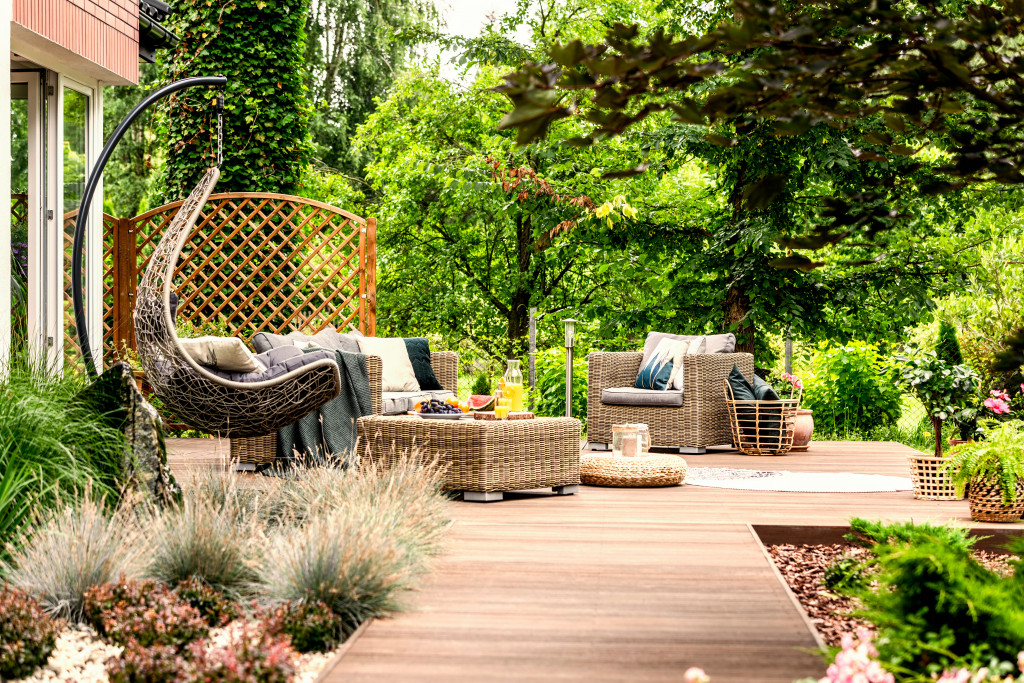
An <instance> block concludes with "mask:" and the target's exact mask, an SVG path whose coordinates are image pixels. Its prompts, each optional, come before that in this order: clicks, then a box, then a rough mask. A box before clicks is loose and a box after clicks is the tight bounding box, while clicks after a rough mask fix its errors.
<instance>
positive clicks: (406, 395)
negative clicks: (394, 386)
mask: <svg viewBox="0 0 1024 683" xmlns="http://www.w3.org/2000/svg"><path fill="white" fill-rule="evenodd" d="M454 397H455V394H453V393H452V392H450V391H445V390H443V389H442V390H441V391H385V392H382V393H381V395H380V402H381V412H382V413H384V414H385V415H404V414H405V413H407V412H409V411H410V410H412V407H413V406H414V405H416V404H417V403H419V402H420V401H422V400H423V399H424V398H436V399H437V400H439V401H443V400H445V399H448V398H454Z"/></svg>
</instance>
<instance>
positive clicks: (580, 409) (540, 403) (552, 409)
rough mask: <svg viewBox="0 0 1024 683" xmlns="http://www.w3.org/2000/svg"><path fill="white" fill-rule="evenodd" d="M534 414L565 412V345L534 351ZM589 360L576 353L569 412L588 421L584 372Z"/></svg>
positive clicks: (586, 370) (585, 374)
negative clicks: (535, 393)
mask: <svg viewBox="0 0 1024 683" xmlns="http://www.w3.org/2000/svg"><path fill="white" fill-rule="evenodd" d="M535 367H536V371H537V404H536V405H535V406H534V412H536V413H537V415H544V416H548V417H559V416H562V415H565V349H559V348H553V349H548V350H546V351H543V352H541V353H538V354H537V361H536V366H535ZM589 367H590V364H589V361H588V360H587V357H586V356H582V355H577V356H574V357H573V362H572V416H573V417H575V418H578V419H580V420H582V421H583V422H584V425H585V424H586V421H587V379H588V378H587V372H588V370H589Z"/></svg>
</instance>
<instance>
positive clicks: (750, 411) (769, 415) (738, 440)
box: [722, 380, 800, 455]
mask: <svg viewBox="0 0 1024 683" xmlns="http://www.w3.org/2000/svg"><path fill="white" fill-rule="evenodd" d="M722 386H723V387H724V389H725V406H726V410H727V412H728V413H729V431H730V432H731V433H732V442H733V444H734V445H735V446H736V448H737V450H739V451H740V452H741V453H744V454H745V455H785V454H786V453H788V452H789V451H790V450H791V449H792V448H793V435H794V434H795V433H796V429H795V424H796V411H797V409H798V408H799V407H800V399H798V398H784V399H780V400H778V401H736V400H734V399H733V393H732V387H730V386H729V382H728V380H723V381H722ZM776 425H777V426H776Z"/></svg>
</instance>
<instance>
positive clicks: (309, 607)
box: [264, 601, 344, 652]
mask: <svg viewBox="0 0 1024 683" xmlns="http://www.w3.org/2000/svg"><path fill="white" fill-rule="evenodd" d="M264 629H265V630H266V631H267V633H269V634H270V635H275V636H288V638H289V640H290V642H291V645H292V647H293V648H295V650H296V651H298V652H327V651H328V650H332V649H334V648H335V647H337V645H338V644H339V643H340V642H341V641H342V639H343V638H344V633H343V629H342V623H341V619H339V618H338V615H336V614H335V613H334V612H332V611H331V609H330V608H329V607H328V606H327V605H325V604H324V603H322V602H308V601H307V602H286V603H284V604H283V605H279V606H278V607H277V608H276V609H274V610H273V611H272V612H270V614H268V615H267V616H266V617H265V618H264Z"/></svg>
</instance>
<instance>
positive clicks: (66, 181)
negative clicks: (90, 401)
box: [59, 79, 101, 366]
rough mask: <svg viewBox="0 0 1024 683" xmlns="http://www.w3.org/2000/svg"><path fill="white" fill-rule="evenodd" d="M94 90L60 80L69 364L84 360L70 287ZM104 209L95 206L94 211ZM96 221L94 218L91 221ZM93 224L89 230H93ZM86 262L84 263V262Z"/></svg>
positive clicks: (87, 162)
mask: <svg viewBox="0 0 1024 683" xmlns="http://www.w3.org/2000/svg"><path fill="white" fill-rule="evenodd" d="M91 96H92V90H91V89H88V88H86V87H84V86H81V85H79V84H77V83H73V82H71V81H69V80H67V79H62V84H61V103H60V115H61V136H62V139H61V146H60V148H61V158H60V160H59V162H60V164H61V172H62V176H63V178H62V183H61V216H63V221H62V225H63V233H64V234H63V246H64V250H63V251H64V253H63V268H62V269H61V270H62V272H63V274H64V281H63V289H62V291H63V292H64V362H65V364H67V365H72V366H74V365H78V364H79V363H80V362H81V356H82V354H81V350H80V349H79V346H78V337H77V336H76V334H75V309H74V304H73V298H72V297H73V294H72V288H71V252H72V245H73V243H74V236H75V221H76V219H77V217H78V210H79V209H80V208H81V205H82V196H83V195H84V194H85V178H86V174H87V172H88V169H89V168H90V166H91V165H92V164H91V163H90V154H91V152H92V150H91V149H90V145H89V126H90V123H91V122H90V120H89V119H90V109H91V107H90V99H91ZM97 210H101V209H96V207H94V208H93V211H97ZM93 219H95V216H93ZM89 222H90V224H93V223H95V221H94V220H90V221H89ZM92 227H93V226H92V225H90V226H89V229H90V230H89V232H92ZM89 241H90V240H89V239H88V236H87V238H86V243H85V260H86V262H88V259H89V256H90V249H89ZM83 265H85V264H83ZM88 273H89V269H88V268H86V272H85V279H84V280H83V287H84V290H85V291H83V292H82V297H83V301H84V302H85V305H86V310H87V311H88V310H89V307H90V306H91V305H93V302H92V301H90V299H89V297H88V292H89V285H90V282H89V275H88Z"/></svg>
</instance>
